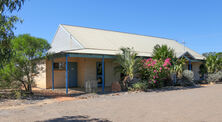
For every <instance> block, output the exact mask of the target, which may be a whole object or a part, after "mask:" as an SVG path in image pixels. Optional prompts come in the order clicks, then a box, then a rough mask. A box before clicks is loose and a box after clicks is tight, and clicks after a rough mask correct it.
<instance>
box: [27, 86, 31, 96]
mask: <svg viewBox="0 0 222 122" xmlns="http://www.w3.org/2000/svg"><path fill="white" fill-rule="evenodd" d="M27 92H28V93H30V94H32V85H31V84H28V90H27Z"/></svg>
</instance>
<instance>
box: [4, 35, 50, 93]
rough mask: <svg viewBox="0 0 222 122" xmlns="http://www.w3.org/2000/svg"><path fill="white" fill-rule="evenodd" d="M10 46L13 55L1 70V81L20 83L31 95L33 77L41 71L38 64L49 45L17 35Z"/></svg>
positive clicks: (37, 39) (36, 39)
mask: <svg viewBox="0 0 222 122" xmlns="http://www.w3.org/2000/svg"><path fill="white" fill-rule="evenodd" d="M11 45H12V49H13V50H14V51H15V54H14V55H13V56H12V58H11V60H10V62H9V63H8V64H7V65H5V67H4V68H3V69H2V70H1V73H2V79H3V80H4V81H8V83H20V84H21V85H23V87H24V88H25V90H26V91H27V92H29V93H31V92H32V84H33V82H34V76H36V75H37V74H38V73H39V71H40V69H41V67H39V65H38V64H39V63H40V61H41V59H43V58H44V57H45V56H46V52H47V50H48V49H49V48H50V45H49V44H48V42H47V41H46V40H44V39H42V38H36V37H32V36H30V35H29V34H23V35H19V36H18V37H16V38H15V39H13V40H12V41H11Z"/></svg>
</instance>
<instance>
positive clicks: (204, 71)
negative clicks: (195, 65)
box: [199, 62, 207, 76]
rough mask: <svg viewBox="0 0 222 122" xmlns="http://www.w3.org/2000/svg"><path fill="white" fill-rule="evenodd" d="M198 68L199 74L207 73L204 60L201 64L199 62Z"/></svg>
mask: <svg viewBox="0 0 222 122" xmlns="http://www.w3.org/2000/svg"><path fill="white" fill-rule="evenodd" d="M199 68H200V71H199V74H200V75H201V76H204V74H206V73H207V67H206V65H205V62H204V63H203V64H201V65H200V67H199Z"/></svg>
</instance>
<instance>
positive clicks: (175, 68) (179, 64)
mask: <svg viewBox="0 0 222 122" xmlns="http://www.w3.org/2000/svg"><path fill="white" fill-rule="evenodd" d="M185 63H186V60H185V58H180V59H174V61H173V65H172V68H171V69H172V72H174V73H176V76H177V77H178V78H182V76H183V75H182V73H183V70H184V69H183V67H184V65H185Z"/></svg>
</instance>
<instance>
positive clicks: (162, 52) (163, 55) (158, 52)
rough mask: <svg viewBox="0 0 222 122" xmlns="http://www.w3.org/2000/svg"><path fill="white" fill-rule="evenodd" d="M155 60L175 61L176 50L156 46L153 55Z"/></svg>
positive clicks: (164, 46)
mask: <svg viewBox="0 0 222 122" xmlns="http://www.w3.org/2000/svg"><path fill="white" fill-rule="evenodd" d="M152 57H153V59H157V60H162V61H164V60H166V59H167V58H170V59H174V58H175V51H174V49H171V48H169V47H168V46H167V45H161V46H160V45H156V46H155V47H154V49H153V54H152Z"/></svg>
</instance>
